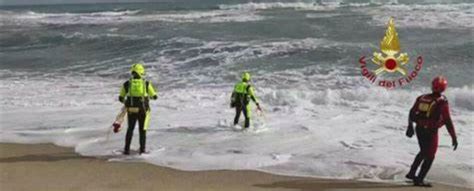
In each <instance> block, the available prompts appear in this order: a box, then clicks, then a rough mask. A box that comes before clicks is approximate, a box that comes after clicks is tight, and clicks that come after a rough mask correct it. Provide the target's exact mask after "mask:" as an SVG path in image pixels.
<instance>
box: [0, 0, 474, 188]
mask: <svg viewBox="0 0 474 191" xmlns="http://www.w3.org/2000/svg"><path fill="white" fill-rule="evenodd" d="M390 17H393V18H394V19H395V26H396V27H397V31H398V33H399V37H400V44H401V47H402V51H404V52H407V53H408V54H409V56H410V58H411V61H410V64H409V65H408V68H409V69H410V70H412V69H413V67H414V60H415V58H416V56H418V55H421V56H423V58H424V65H423V69H422V71H421V72H420V73H419V75H418V76H417V78H416V80H415V81H414V82H412V83H410V84H409V85H406V86H404V87H401V88H396V89H393V90H387V89H384V88H381V87H377V86H375V85H372V84H370V83H369V81H368V80H366V79H364V78H363V77H362V76H361V70H360V68H359V64H358V59H359V58H360V57H361V56H363V55H366V56H370V55H372V52H374V51H378V45H379V42H380V40H381V39H382V37H383V35H384V32H385V29H386V23H387V21H388V19H389V18H390ZM473 17H474V3H473V2H472V1H467V0H466V1H455V0H453V1H435V0H424V1H408V0H406V1H402V0H399V1H391V0H386V1H382V0H381V1H375V0H373V1H367V0H360V1H355V0H354V1H349V0H347V1H315V2H313V1H280V2H270V1H253V2H248V1H238V0H237V1H214V0H213V1H205V2H197V1H188V2H175V3H173V2H169V3H137V4H96V5H42V6H16V7H13V6H10V7H9V6H0V81H1V83H0V95H1V96H0V107H1V110H0V124H1V125H0V142H13V143H54V144H57V145H61V146H71V147H74V148H75V151H76V152H78V153H80V154H82V155H88V156H104V155H109V156H112V159H111V160H114V161H139V162H147V163H152V164H156V165H162V166H168V167H172V168H177V169H183V170H209V169H251V170H259V171H265V172H269V173H275V174H286V175H295V176H309V177H325V178H337V179H358V180H371V181H387V182H399V181H401V180H403V176H404V175H405V174H406V173H407V170H408V168H409V165H410V164H411V162H412V160H413V158H414V156H415V155H416V153H417V151H418V145H417V142H416V139H415V138H412V139H408V138H406V137H405V136H404V132H405V128H406V125H407V117H408V110H409V109H410V107H411V106H412V104H413V102H414V99H415V98H416V97H417V96H418V95H420V94H423V93H428V92H429V91H430V90H429V83H430V80H431V79H432V78H433V77H434V76H435V75H439V74H442V75H444V76H446V77H447V78H448V79H449V88H448V90H447V92H446V96H447V97H448V99H449V101H450V106H451V114H452V118H453V120H454V124H455V127H456V131H457V134H458V137H459V138H458V139H459V143H460V145H459V147H458V150H457V151H454V152H453V151H452V148H451V145H450V143H451V140H450V138H449V135H448V134H447V131H446V129H445V128H444V127H443V128H441V129H440V138H441V139H440V147H439V150H438V153H437V158H436V160H435V162H434V165H433V167H432V170H431V171H430V173H429V175H428V179H429V180H430V181H434V182H438V183H445V184H453V185H459V186H464V187H471V188H472V187H474V177H473V174H474V173H473V166H474V155H473V140H472V137H473V124H474V117H473V116H474V91H473V88H474V77H473V73H474V68H473V66H472V64H473V63H472V60H473V59H474V55H473V50H474V38H473V37H474V36H473V29H474V24H473V20H474V19H473ZM136 61H142V62H143V63H144V65H145V66H146V68H147V79H149V80H151V81H152V82H153V83H154V85H155V86H156V87H157V88H158V91H159V99H158V100H157V101H155V102H152V119H151V127H150V129H149V130H148V138H147V143H148V144H147V145H148V149H149V150H150V154H147V155H143V156H129V157H123V156H118V155H114V153H113V151H114V150H117V149H121V148H123V143H124V136H125V131H124V130H122V131H121V132H120V133H118V134H113V133H112V134H109V133H108V132H110V125H111V123H112V121H113V119H114V117H115V115H116V114H117V113H118V111H119V109H120V107H121V104H120V103H119V102H118V101H117V96H118V92H119V89H120V86H121V84H122V83H123V82H124V81H125V80H127V79H128V78H129V67H130V65H131V63H133V62H136ZM242 71H250V72H251V73H252V74H253V83H254V85H255V87H256V94H257V96H258V98H259V99H260V100H261V103H262V106H263V108H264V109H265V115H264V116H258V115H256V114H254V120H253V123H254V127H253V128H252V129H251V130H249V131H245V132H241V131H238V130H235V129H234V128H233V127H232V126H231V121H232V119H233V115H234V111H233V109H230V108H229V97H230V93H231V91H232V86H233V84H234V83H235V82H237V81H238V80H239V75H240V73H241V72H242ZM135 133H137V132H135ZM132 149H138V136H135V137H134V140H133V144H132Z"/></svg>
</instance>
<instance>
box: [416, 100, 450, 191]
mask: <svg viewBox="0 0 474 191" xmlns="http://www.w3.org/2000/svg"><path fill="white" fill-rule="evenodd" d="M424 111H425V112H424ZM412 122H416V130H415V131H416V137H417V139H418V145H419V147H420V152H419V153H418V154H417V155H416V157H415V160H414V161H413V164H412V165H411V168H410V172H409V173H408V174H407V178H410V179H414V181H415V184H417V183H419V184H424V183H423V180H424V178H425V177H426V174H427V173H428V171H429V170H430V168H431V165H432V163H433V161H434V158H435V154H436V151H437V149H438V129H439V128H440V127H442V126H443V125H446V128H447V129H448V132H449V135H450V136H451V138H452V140H453V143H454V142H456V146H457V141H456V133H455V129H454V125H453V122H452V121H451V116H450V114H449V105H448V101H447V99H446V97H444V96H442V95H441V94H439V93H432V94H426V95H422V96H420V97H418V98H417V99H416V102H415V104H414V105H413V107H412V108H411V110H410V116H409V128H412V127H411V124H412ZM422 162H423V164H422ZM420 164H421V169H420V172H419V173H418V176H415V174H416V171H417V169H418V167H419V166H420Z"/></svg>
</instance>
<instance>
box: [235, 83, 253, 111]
mask: <svg viewBox="0 0 474 191" xmlns="http://www.w3.org/2000/svg"><path fill="white" fill-rule="evenodd" d="M250 87H252V85H250V84H247V87H246V89H245V93H237V92H236V91H235V90H234V91H233V92H232V95H231V99H230V107H231V108H234V107H241V106H244V105H247V104H248V103H249V101H250V100H249V94H248V92H249V89H250Z"/></svg>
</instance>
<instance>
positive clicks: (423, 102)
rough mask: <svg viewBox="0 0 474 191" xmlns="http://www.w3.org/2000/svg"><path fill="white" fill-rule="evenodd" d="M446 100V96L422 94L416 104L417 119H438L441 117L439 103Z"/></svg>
mask: <svg viewBox="0 0 474 191" xmlns="http://www.w3.org/2000/svg"><path fill="white" fill-rule="evenodd" d="M444 100H446V98H445V97H444V96H441V97H438V98H434V97H432V96H429V95H423V96H421V97H420V98H419V99H418V101H417V102H416V105H415V120H416V121H420V120H423V121H426V120H430V121H433V122H435V121H437V120H438V119H439V105H440V104H439V103H441V102H442V101H444Z"/></svg>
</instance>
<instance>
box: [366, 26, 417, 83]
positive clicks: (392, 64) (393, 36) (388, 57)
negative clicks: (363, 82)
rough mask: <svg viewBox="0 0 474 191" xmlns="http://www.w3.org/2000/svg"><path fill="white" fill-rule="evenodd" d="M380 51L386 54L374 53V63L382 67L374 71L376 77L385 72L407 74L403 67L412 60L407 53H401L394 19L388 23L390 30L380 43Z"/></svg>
mask: <svg viewBox="0 0 474 191" xmlns="http://www.w3.org/2000/svg"><path fill="white" fill-rule="evenodd" d="M380 50H382V52H383V53H384V54H385V56H383V55H382V53H379V52H374V57H373V58H372V62H374V63H375V64H377V65H378V66H380V67H379V68H378V69H376V70H375V71H374V73H375V74H376V75H379V74H381V73H383V72H389V73H393V72H400V73H401V74H402V75H406V74H407V69H405V68H404V67H403V65H405V64H407V63H408V60H409V59H410V58H409V57H408V54H407V53H400V55H398V56H397V54H398V53H399V52H400V43H399V42H398V34H397V31H396V30H395V24H394V23H393V18H390V20H389V21H388V28H387V30H386V31H385V36H384V37H383V39H382V41H381V42H380Z"/></svg>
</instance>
